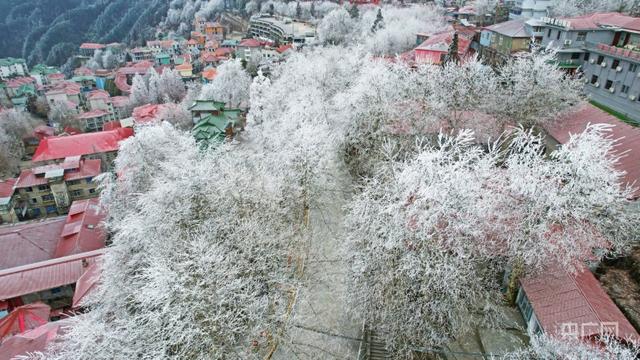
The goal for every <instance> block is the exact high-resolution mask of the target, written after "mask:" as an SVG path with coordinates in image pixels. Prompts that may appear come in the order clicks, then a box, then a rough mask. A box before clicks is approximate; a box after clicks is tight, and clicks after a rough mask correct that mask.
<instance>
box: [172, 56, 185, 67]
mask: <svg viewBox="0 0 640 360" xmlns="http://www.w3.org/2000/svg"><path fill="white" fill-rule="evenodd" d="M173 62H174V63H175V64H176V65H182V64H184V58H183V57H182V56H178V57H177V58H175V59H174V60H173Z"/></svg>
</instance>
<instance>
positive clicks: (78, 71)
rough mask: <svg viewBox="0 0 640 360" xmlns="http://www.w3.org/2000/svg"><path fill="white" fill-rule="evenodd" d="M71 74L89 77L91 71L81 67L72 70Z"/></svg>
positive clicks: (91, 73)
mask: <svg viewBox="0 0 640 360" xmlns="http://www.w3.org/2000/svg"><path fill="white" fill-rule="evenodd" d="M73 74H74V75H76V76H91V75H93V70H91V69H89V68H88V67H86V66H81V67H79V68H77V69H75V70H73Z"/></svg>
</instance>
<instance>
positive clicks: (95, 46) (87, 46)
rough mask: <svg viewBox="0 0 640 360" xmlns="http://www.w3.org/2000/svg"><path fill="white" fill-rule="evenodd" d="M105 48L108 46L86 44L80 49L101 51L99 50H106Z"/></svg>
mask: <svg viewBox="0 0 640 360" xmlns="http://www.w3.org/2000/svg"><path fill="white" fill-rule="evenodd" d="M105 47H106V46H104V45H102V44H96V43H84V44H82V45H80V49H88V50H99V49H104V48H105Z"/></svg>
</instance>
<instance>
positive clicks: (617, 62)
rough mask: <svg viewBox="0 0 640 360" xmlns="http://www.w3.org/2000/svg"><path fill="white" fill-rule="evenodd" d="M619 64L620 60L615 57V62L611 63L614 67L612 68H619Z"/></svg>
mask: <svg viewBox="0 0 640 360" xmlns="http://www.w3.org/2000/svg"><path fill="white" fill-rule="evenodd" d="M619 65H620V60H618V59H615V60H613V62H612V63H611V68H612V69H615V68H617V67H618V66H619Z"/></svg>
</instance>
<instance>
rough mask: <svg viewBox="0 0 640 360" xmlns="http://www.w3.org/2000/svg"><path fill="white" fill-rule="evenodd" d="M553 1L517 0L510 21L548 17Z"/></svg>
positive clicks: (510, 13)
mask: <svg viewBox="0 0 640 360" xmlns="http://www.w3.org/2000/svg"><path fill="white" fill-rule="evenodd" d="M551 3H552V0H515V2H514V5H513V7H511V11H510V12H509V18H510V19H520V18H533V19H540V18H542V17H545V16H547V15H548V12H549V8H550V7H551Z"/></svg>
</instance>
